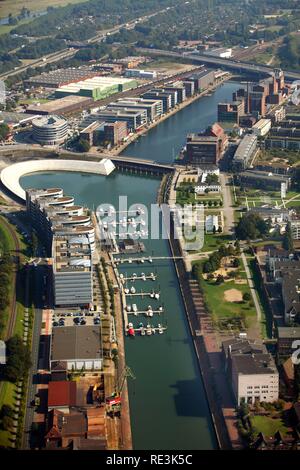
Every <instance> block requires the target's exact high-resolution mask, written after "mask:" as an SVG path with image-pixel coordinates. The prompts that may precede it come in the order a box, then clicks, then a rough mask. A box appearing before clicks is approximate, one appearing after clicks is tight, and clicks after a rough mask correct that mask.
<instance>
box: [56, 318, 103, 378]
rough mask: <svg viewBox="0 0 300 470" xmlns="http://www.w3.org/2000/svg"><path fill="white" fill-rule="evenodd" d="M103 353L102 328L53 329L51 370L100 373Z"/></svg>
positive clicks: (73, 327) (75, 327) (82, 326)
mask: <svg viewBox="0 0 300 470" xmlns="http://www.w3.org/2000/svg"><path fill="white" fill-rule="evenodd" d="M102 362H103V351H102V336H101V327H100V326H95V325H94V326H87V325H81V326H58V327H53V328H52V336H51V354H50V370H53V369H55V371H58V370H59V368H60V369H61V370H62V371H65V370H67V371H69V372H71V371H81V370H86V371H93V370H95V371H99V370H101V369H102Z"/></svg>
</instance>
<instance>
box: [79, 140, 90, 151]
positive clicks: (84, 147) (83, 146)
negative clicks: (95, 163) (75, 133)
mask: <svg viewBox="0 0 300 470" xmlns="http://www.w3.org/2000/svg"><path fill="white" fill-rule="evenodd" d="M90 148H91V146H90V143H89V142H88V141H87V140H86V139H79V141H78V144H77V149H78V150H79V152H88V151H89V150H90Z"/></svg>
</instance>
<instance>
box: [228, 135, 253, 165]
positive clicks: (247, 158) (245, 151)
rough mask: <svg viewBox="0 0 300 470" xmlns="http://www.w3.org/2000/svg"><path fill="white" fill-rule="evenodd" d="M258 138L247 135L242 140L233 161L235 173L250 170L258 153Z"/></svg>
mask: <svg viewBox="0 0 300 470" xmlns="http://www.w3.org/2000/svg"><path fill="white" fill-rule="evenodd" d="M256 149H257V137H256V135H253V134H247V135H245V137H243V138H242V140H241V142H240V143H239V145H238V148H237V149H236V151H235V154H234V156H233V159H232V167H233V169H234V170H235V171H242V170H245V169H246V168H248V167H249V166H250V164H251V161H252V159H253V157H254V155H255V153H256Z"/></svg>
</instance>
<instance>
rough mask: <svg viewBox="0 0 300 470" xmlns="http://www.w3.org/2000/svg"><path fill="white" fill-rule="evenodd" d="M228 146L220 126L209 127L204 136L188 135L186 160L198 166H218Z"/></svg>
mask: <svg viewBox="0 0 300 470" xmlns="http://www.w3.org/2000/svg"><path fill="white" fill-rule="evenodd" d="M227 144H228V139H227V136H226V134H225V132H224V130H223V129H222V127H221V126H219V125H218V124H216V123H215V124H213V125H212V126H211V127H208V128H207V129H206V131H205V132H203V133H202V134H188V136H187V142H186V152H185V158H186V161H187V163H191V164H193V165H196V166H201V165H203V164H205V165H211V164H214V165H215V164H217V163H218V161H219V160H220V158H221V157H222V155H223V153H224V151H225V149H226V146H227Z"/></svg>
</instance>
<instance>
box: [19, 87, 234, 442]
mask: <svg viewBox="0 0 300 470" xmlns="http://www.w3.org/2000/svg"><path fill="white" fill-rule="evenodd" d="M238 87H239V84H237V83H226V84H224V85H223V86H222V87H221V88H219V89H217V90H216V91H215V93H214V94H213V95H212V96H209V97H206V98H203V99H200V100H198V101H196V102H194V103H193V104H192V105H191V106H189V107H187V108H184V109H183V110H182V111H180V112H179V113H177V114H175V115H173V116H172V117H170V118H169V119H168V120H166V121H164V122H163V123H161V124H160V125H159V126H158V127H157V128H155V129H153V130H151V131H150V132H149V134H148V135H146V136H145V137H143V138H141V139H140V141H139V142H137V143H136V144H132V145H131V146H130V147H128V149H127V150H126V153H127V154H128V155H133V156H137V157H140V158H146V159H148V158H150V159H155V160H156V161H160V162H170V161H172V148H174V151H175V152H178V150H180V148H181V147H182V145H183V144H184V142H185V136H186V133H187V132H190V131H199V130H200V129H203V128H205V127H206V126H207V125H209V124H211V123H213V122H214V121H215V120H216V105H217V103H218V102H220V101H225V100H230V99H231V93H232V91H234V90H235V89H237V88H238ZM170 149H171V151H170ZM21 184H22V186H23V187H24V188H28V187H47V186H48V187H49V186H55V187H62V188H63V189H64V191H65V193H66V194H68V195H74V196H75V201H76V203H81V204H85V205H87V206H88V207H90V208H91V209H95V208H96V207H97V206H98V205H99V204H100V203H102V202H108V203H111V204H113V205H115V206H116V207H117V206H118V198H119V196H120V195H127V197H128V205H130V204H133V203H137V204H139V205H141V204H145V205H146V206H147V207H149V206H150V205H151V204H154V203H155V201H156V194H157V190H158V187H159V180H158V179H156V178H148V177H141V176H134V175H131V174H124V173H118V172H115V173H113V174H112V175H110V176H109V177H102V176H98V175H84V174H78V173H68V174H66V173H44V174H35V175H28V176H25V177H23V178H22V179H21ZM144 243H145V246H146V249H147V253H148V254H151V255H153V256H169V254H170V250H169V244H168V241H167V240H163V239H157V240H150V239H149V240H148V239H147V240H144ZM122 270H123V272H124V274H125V275H126V274H127V275H128V276H129V275H130V274H132V273H133V272H141V271H143V272H145V274H149V273H150V272H153V271H154V272H155V273H156V274H157V280H156V281H154V282H152V281H146V282H142V281H141V282H136V283H135V287H136V288H137V290H141V289H143V290H144V291H149V290H150V289H155V290H156V291H160V292H161V299H160V300H159V301H157V302H158V303H157V305H163V307H164V312H165V313H164V314H163V315H162V316H161V318H160V319H159V321H160V322H161V323H163V324H164V325H166V326H167V331H166V332H165V334H163V335H158V334H156V335H154V336H150V337H146V336H144V337H140V336H139V337H137V336H136V337H135V339H130V338H127V339H126V359H127V364H128V365H129V366H130V368H131V369H132V371H133V373H134V375H135V377H136V379H135V380H132V379H129V384H128V385H129V398H130V411H131V424H132V434H133V445H134V448H135V449H153V450H155V449H156V450H159V449H167V450H180V449H182V450H184V449H215V448H216V447H217V443H216V437H215V433H214V429H213V425H212V420H211V417H210V412H209V408H208V404H207V399H206V396H205V391H204V387H203V383H202V378H201V375H200V372H199V367H198V364H197V361H196V356H195V352H194V348H193V344H192V340H191V337H190V332H189V327H188V324H187V320H186V315H185V311H184V306H183V302H182V298H181V294H180V290H179V285H178V280H177V277H176V273H175V269H174V265H173V263H172V261H171V260H159V261H157V262H155V263H153V265H150V264H148V265H146V264H145V265H143V268H141V267H137V266H135V267H131V266H130V267H129V266H128V265H127V267H125V266H124V267H123V268H122ZM129 287H130V286H129ZM132 302H136V303H137V304H138V306H139V308H140V307H141V308H146V307H147V305H148V304H152V305H153V306H155V305H154V302H153V300H152V299H151V301H150V299H149V300H146V299H144V300H138V299H136V300H132ZM141 320H142V319H141ZM153 322H154V320H153ZM156 322H157V320H156Z"/></svg>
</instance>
